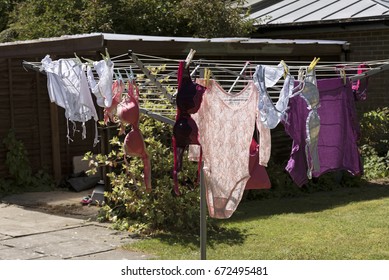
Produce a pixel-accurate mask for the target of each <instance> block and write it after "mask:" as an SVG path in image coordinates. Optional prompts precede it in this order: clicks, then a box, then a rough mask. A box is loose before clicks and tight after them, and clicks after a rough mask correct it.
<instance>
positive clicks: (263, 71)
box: [253, 63, 294, 129]
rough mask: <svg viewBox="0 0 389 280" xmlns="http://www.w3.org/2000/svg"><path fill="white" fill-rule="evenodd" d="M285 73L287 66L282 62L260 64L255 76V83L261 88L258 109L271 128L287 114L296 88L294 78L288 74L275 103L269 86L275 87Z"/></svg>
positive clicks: (263, 120) (262, 118) (262, 119)
mask: <svg viewBox="0 0 389 280" xmlns="http://www.w3.org/2000/svg"><path fill="white" fill-rule="evenodd" d="M284 73H285V68H284V65H283V64H281V63H280V64H278V65H277V66H276V67H271V66H265V65H258V66H257V67H256V70H255V73H254V76H253V80H254V83H255V85H256V87H257V88H258V90H259V101H258V110H259V112H260V116H261V122H262V123H263V124H264V125H265V126H266V127H268V128H270V129H273V128H275V127H276V126H277V125H278V124H279V122H280V121H281V119H282V118H284V117H285V116H286V114H285V112H286V110H287V108H288V103H289V97H290V96H291V95H292V93H293V89H294V78H293V76H291V75H290V74H287V75H286V77H285V81H284V84H283V87H282V89H281V92H280V95H279V97H278V100H277V102H276V104H275V105H274V104H273V101H272V99H271V97H270V96H269V94H268V92H267V88H269V87H273V86H274V85H275V84H276V83H277V82H278V81H279V80H280V79H281V77H282V76H283V75H284Z"/></svg>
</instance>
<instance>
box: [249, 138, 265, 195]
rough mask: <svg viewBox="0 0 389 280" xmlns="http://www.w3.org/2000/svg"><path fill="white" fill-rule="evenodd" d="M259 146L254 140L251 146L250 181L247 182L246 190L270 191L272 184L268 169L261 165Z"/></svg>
mask: <svg viewBox="0 0 389 280" xmlns="http://www.w3.org/2000/svg"><path fill="white" fill-rule="evenodd" d="M259 150H260V148H259V145H258V143H257V142H256V141H255V139H254V138H253V139H252V141H251V145H250V160H249V171H250V179H249V180H248V181H247V184H246V187H245V189H246V190H259V189H270V188H271V183H270V179H269V176H268V175H267V172H266V168H265V167H264V166H262V165H260V164H259Z"/></svg>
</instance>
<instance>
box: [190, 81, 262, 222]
mask: <svg viewBox="0 0 389 280" xmlns="http://www.w3.org/2000/svg"><path fill="white" fill-rule="evenodd" d="M257 102H258V91H257V89H256V87H255V86H254V84H253V82H252V81H249V82H248V84H247V86H246V87H245V88H244V89H243V90H242V91H241V92H240V93H238V94H229V93H227V92H226V91H224V90H223V89H222V88H221V86H220V85H219V84H218V83H217V82H216V81H214V80H210V81H209V84H208V87H207V91H206V92H205V93H204V95H203V101H202V104H201V107H200V109H199V111H198V112H197V114H195V115H197V125H198V128H199V139H200V144H201V147H202V150H203V156H204V157H203V159H204V168H203V170H204V182H205V187H206V190H207V203H208V211H209V214H210V217H213V218H218V219H226V218H229V217H230V216H231V215H232V214H233V212H234V211H235V210H236V208H237V206H238V204H239V202H240V200H241V199H242V195H243V192H244V189H245V186H246V183H247V181H248V179H249V178H250V174H249V150H250V144H251V140H252V138H253V133H254V128H255V121H256V115H257V108H256V107H257Z"/></svg>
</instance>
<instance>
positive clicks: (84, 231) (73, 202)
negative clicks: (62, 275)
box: [0, 190, 154, 260]
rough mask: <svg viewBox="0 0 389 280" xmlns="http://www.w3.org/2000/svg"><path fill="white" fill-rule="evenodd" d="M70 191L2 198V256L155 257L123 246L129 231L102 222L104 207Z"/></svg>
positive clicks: (47, 257) (8, 258)
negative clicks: (85, 201)
mask: <svg viewBox="0 0 389 280" xmlns="http://www.w3.org/2000/svg"><path fill="white" fill-rule="evenodd" d="M87 192H89V191H85V192H84V193H75V192H69V191H64V190H59V191H54V192H47V193H25V194H18V195H11V196H7V197H3V198H2V199H1V201H0V260H61V259H74V260H139V259H142V260H143V259H150V258H154V257H153V256H151V255H146V254H143V253H140V252H131V251H128V250H125V249H122V248H121V246H122V245H124V244H127V243H130V242H136V239H133V238H131V236H130V235H129V233H127V232H123V231H117V230H113V229H110V228H109V224H105V223H98V222H96V219H94V218H95V217H97V214H98V211H99V207H98V206H82V205H81V204H80V201H81V199H82V197H83V195H84V196H85V194H87Z"/></svg>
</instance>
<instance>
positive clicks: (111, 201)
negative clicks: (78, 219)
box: [84, 115, 212, 233]
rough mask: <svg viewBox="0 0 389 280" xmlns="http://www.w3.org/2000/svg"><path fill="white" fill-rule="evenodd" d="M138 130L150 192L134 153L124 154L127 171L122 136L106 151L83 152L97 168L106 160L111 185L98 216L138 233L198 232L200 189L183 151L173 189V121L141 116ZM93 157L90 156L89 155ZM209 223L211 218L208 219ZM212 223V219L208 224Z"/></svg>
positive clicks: (193, 165) (191, 163)
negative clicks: (147, 159)
mask: <svg viewBox="0 0 389 280" xmlns="http://www.w3.org/2000/svg"><path fill="white" fill-rule="evenodd" d="M140 129H141V131H142V133H143V136H144V139H145V143H146V147H147V151H148V153H149V155H150V161H151V167H152V186H153V190H152V192H151V193H147V192H146V191H145V186H144V184H143V163H142V161H141V160H140V159H139V158H136V157H132V158H128V162H129V166H128V171H129V172H130V173H131V174H132V176H128V175H127V174H126V166H124V162H123V156H124V152H123V139H122V138H124V137H122V136H121V137H119V136H115V137H113V139H112V140H111V141H110V144H111V148H112V151H111V152H110V153H109V154H108V155H96V157H95V156H94V155H93V154H91V153H87V154H86V155H85V157H84V159H85V160H89V162H90V165H91V166H92V169H91V172H92V173H93V172H96V171H97V168H98V167H100V166H110V167H112V168H113V171H112V172H110V173H108V174H107V177H108V178H109V181H110V184H111V186H112V191H109V192H106V193H105V198H106V201H105V203H104V205H102V207H101V211H100V215H99V219H100V220H101V221H110V222H112V224H113V227H114V228H116V229H121V230H129V231H132V232H139V233H150V232H154V231H158V230H162V231H179V232H180V231H184V232H188V231H193V232H198V230H199V224H200V194H199V188H198V186H197V184H196V176H197V164H195V163H193V162H189V161H188V160H187V159H186V158H187V157H184V162H183V166H184V168H183V170H182V171H181V172H180V173H179V183H180V186H181V188H180V190H181V193H182V194H181V195H180V196H176V195H175V194H174V192H173V179H172V175H171V174H172V170H173V154H172V148H171V138H172V127H171V126H169V125H168V124H165V123H161V122H159V121H156V120H154V119H151V118H148V117H146V116H144V115H142V116H141V120H140ZM94 157H95V158H96V159H95V160H94V159H93V158H94ZM210 223H211V222H210ZM210 226H211V227H212V225H211V224H210Z"/></svg>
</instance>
